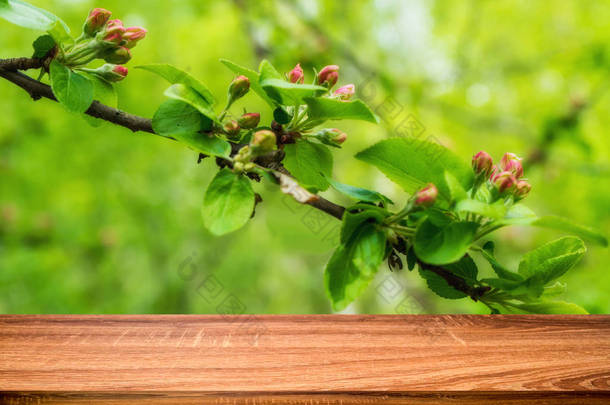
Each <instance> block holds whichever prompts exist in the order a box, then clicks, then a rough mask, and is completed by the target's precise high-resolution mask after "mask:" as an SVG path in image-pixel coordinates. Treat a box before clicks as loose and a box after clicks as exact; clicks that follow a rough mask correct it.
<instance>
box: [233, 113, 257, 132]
mask: <svg viewBox="0 0 610 405" xmlns="http://www.w3.org/2000/svg"><path fill="white" fill-rule="evenodd" d="M260 121H261V115H260V114H259V113H246V114H244V115H242V116H241V117H239V119H238V120H237V123H238V124H239V126H240V127H242V128H244V129H252V128H256V126H257V125H258V123H259V122H260Z"/></svg>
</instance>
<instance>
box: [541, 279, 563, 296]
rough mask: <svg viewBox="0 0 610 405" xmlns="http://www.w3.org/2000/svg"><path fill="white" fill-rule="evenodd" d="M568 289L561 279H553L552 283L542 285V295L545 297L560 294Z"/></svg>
mask: <svg viewBox="0 0 610 405" xmlns="http://www.w3.org/2000/svg"><path fill="white" fill-rule="evenodd" d="M567 290H568V286H567V284H566V283H562V282H561V281H555V283H553V284H552V285H549V286H546V287H544V290H543V293H542V295H543V296H544V297H545V298H552V297H557V296H559V295H561V294H564V293H565V292H566V291H567Z"/></svg>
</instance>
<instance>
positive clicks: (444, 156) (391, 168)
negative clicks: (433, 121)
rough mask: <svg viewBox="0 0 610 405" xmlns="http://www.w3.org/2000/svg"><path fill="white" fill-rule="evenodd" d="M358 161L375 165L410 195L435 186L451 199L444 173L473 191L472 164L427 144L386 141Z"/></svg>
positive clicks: (360, 154)
mask: <svg viewBox="0 0 610 405" xmlns="http://www.w3.org/2000/svg"><path fill="white" fill-rule="evenodd" d="M356 158H357V159H360V160H362V161H364V162H366V163H369V164H372V165H374V166H376V167H377V168H378V169H379V170H381V171H382V172H383V173H384V174H385V175H386V176H388V177H389V178H390V180H392V181H394V182H395V183H397V184H398V185H399V186H401V187H402V188H403V189H404V190H405V191H407V192H410V193H412V192H414V191H416V190H418V189H419V188H421V187H423V186H424V185H425V184H426V183H434V184H435V185H436V187H437V188H438V191H439V196H440V197H441V198H443V199H445V200H446V201H449V200H450V192H449V187H448V186H447V184H446V182H445V171H447V172H449V173H451V174H452V175H453V176H455V178H456V179H457V180H458V181H459V182H460V184H461V185H462V186H463V188H464V189H468V188H470V186H471V184H472V180H473V173H472V169H471V168H470V166H469V165H467V164H465V163H464V162H463V161H462V160H461V159H460V158H458V157H457V156H455V155H454V154H453V153H451V152H450V151H449V150H448V149H446V148H444V147H443V146H440V145H438V144H436V143H432V142H428V141H420V140H415V139H410V138H409V139H407V138H392V139H386V140H384V141H381V142H379V143H377V144H375V145H373V146H371V147H370V148H368V149H365V150H363V151H362V152H360V153H358V154H357V155H356Z"/></svg>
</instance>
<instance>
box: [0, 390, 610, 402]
mask: <svg viewBox="0 0 610 405" xmlns="http://www.w3.org/2000/svg"><path fill="white" fill-rule="evenodd" d="M0 403H2V404H7V405H31V404H51V405H53V404H55V405H56V404H66V405H85V404H94V405H96V404H104V405H127V404H144V405H179V404H180V405H182V404H184V405H195V404H197V405H228V404H231V405H258V404H260V405H262V404H274V405H280V404H283V405H318V404H320V405H322V404H324V405H347V404H354V405H376V404H384V405H432V404H445V403H447V404H451V405H488V404H489V405H491V404H498V403H501V404H503V405H519V404H534V403H535V404H542V405H559V404H561V405H582V404H591V405H608V404H609V403H610V392H603V391H595V392H565V391H564V392H558V391H535V392H528V391H490V392H486V391H448V392H437V391H430V392H377V393H376V392H241V393H235V392H200V393H198V392H113V393H108V392H2V391H0Z"/></svg>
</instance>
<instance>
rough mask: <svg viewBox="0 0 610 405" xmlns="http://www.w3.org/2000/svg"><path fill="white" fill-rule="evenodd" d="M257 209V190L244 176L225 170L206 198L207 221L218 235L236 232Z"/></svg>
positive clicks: (205, 214) (216, 179)
mask: <svg viewBox="0 0 610 405" xmlns="http://www.w3.org/2000/svg"><path fill="white" fill-rule="evenodd" d="M253 209H254V191H253V190H252V186H251V185H250V181H249V180H248V179H247V178H246V177H245V176H243V175H239V174H236V173H233V172H232V171H231V170H229V169H222V170H220V171H219V172H218V174H216V176H215V177H214V179H212V182H211V183H210V185H209V186H208V189H207V191H206V192H205V197H204V199H203V208H202V211H201V212H202V215H203V223H204V225H205V227H206V228H207V229H208V230H209V231H210V232H211V233H213V234H214V235H224V234H226V233H229V232H233V231H235V230H237V229H239V228H241V227H242V226H244V225H245V224H246V222H248V219H250V217H251V216H252V211H253Z"/></svg>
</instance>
